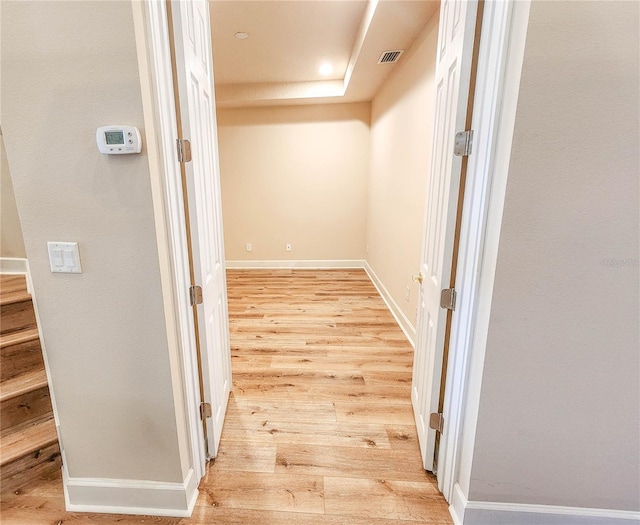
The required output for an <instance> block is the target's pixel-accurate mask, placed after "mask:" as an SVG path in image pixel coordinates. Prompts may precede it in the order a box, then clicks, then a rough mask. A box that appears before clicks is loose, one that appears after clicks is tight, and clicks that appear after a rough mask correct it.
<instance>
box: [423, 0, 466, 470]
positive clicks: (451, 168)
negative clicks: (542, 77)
mask: <svg viewBox="0 0 640 525" xmlns="http://www.w3.org/2000/svg"><path fill="white" fill-rule="evenodd" d="M477 7H478V4H477V1H475V0H469V1H465V0H444V1H443V2H442V5H441V8H440V26H439V36H438V56H437V62H436V79H435V80H436V106H435V123H434V126H435V127H434V133H433V149H432V160H431V166H430V172H429V182H428V184H427V188H428V189H427V204H426V229H425V236H424V243H423V249H422V264H421V268H420V272H421V274H422V278H423V280H422V284H421V287H420V299H419V305H418V309H419V311H418V329H417V337H416V351H415V357H414V365H413V366H414V368H413V383H412V387H411V400H412V403H413V410H414V415H415V419H416V426H417V427H418V437H419V441H420V451H421V453H422V459H423V462H424V468H425V469H426V470H429V471H433V470H434V466H433V465H434V453H435V440H436V431H435V430H433V429H431V428H430V427H429V416H430V414H431V413H436V412H438V401H439V397H440V375H441V371H442V355H443V349H444V336H445V329H446V318H447V310H444V309H442V308H440V292H441V290H442V289H444V288H449V280H450V277H451V260H452V253H453V241H454V235H455V222H456V213H457V200H458V190H459V186H460V170H461V166H462V162H461V157H457V156H455V155H454V138H455V134H456V133H457V132H458V131H463V130H464V125H465V120H466V113H467V101H468V97H469V78H470V71H471V61H472V55H473V41H474V34H475V22H476V15H477ZM444 432H446V421H445V427H444Z"/></svg>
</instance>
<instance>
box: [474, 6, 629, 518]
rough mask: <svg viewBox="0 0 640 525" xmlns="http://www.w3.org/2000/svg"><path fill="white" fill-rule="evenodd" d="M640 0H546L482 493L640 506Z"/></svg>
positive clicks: (488, 395) (510, 231) (494, 350)
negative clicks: (639, 66) (591, 0)
mask: <svg viewBox="0 0 640 525" xmlns="http://www.w3.org/2000/svg"><path fill="white" fill-rule="evenodd" d="M638 11H639V4H638V3H636V2H606V3H603V2H591V3H586V2H532V6H531V18H530V23H529V31H528V35H527V41H526V49H525V57H524V65H523V75H522V81H521V88H520V97H519V102H518V109H517V117H516V124H515V135H514V142H513V149H512V156H511V164H510V170H509V180H508V185H507V194H506V202H505V208H504V216H503V224H502V232H501V239H500V251H499V254H498V266H497V273H496V279H495V288H494V297H493V305H492V310H491V320H490V328H489V336H488V345H487V351H486V362H485V368H484V376H483V384H482V393H481V399H480V414H479V420H478V427H477V437H476V445H475V452H474V457H473V466H472V477H471V485H470V493H469V499H471V500H480V501H501V502H516V503H532V504H548V505H566V506H577V507H599V508H607V509H623V510H636V511H637V510H639V509H640V501H639V500H640V486H639V483H640V470H639V469H640V461H639V459H638V453H639V451H640V436H639V432H640V426H639V424H638V416H639V414H640V385H639V373H640V352H639V348H640V341H639V336H638V319H639V307H638V286H639V279H638V250H639V246H638V238H639V233H640V232H639V214H638V173H639V166H638V154H639V151H638V149H639V142H640V136H639V133H638V126H639V122H640V118H639V114H638V108H639V102H640V101H639V92H640V90H639V87H640V86H639V81H638V64H639V56H638V50H639V49H640V45H639V42H638V27H639V17H638Z"/></svg>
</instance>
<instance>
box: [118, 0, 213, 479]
mask: <svg viewBox="0 0 640 525" xmlns="http://www.w3.org/2000/svg"><path fill="white" fill-rule="evenodd" d="M131 4H132V9H133V15H134V16H133V19H134V29H135V36H136V43H137V48H138V62H139V70H140V84H141V88H142V105H143V112H144V120H145V128H146V129H145V135H146V148H147V153H148V157H149V171H150V178H151V186H152V200H153V209H154V216H155V223H156V235H157V238H158V255H159V260H160V269H161V280H162V283H161V285H162V291H163V299H164V305H165V319H166V323H167V334H168V335H169V337H168V344H169V348H170V354H173V355H174V356H175V359H173V360H172V361H171V373H172V380H173V384H174V391H175V392H176V399H181V400H182V403H183V406H182V407H178V406H176V412H177V413H178V417H177V419H178V421H176V423H177V428H178V435H179V436H180V434H181V430H182V431H185V432H186V436H185V441H187V442H188V447H185V448H188V453H187V454H188V458H189V460H190V466H191V467H192V468H193V469H194V473H195V477H196V480H197V482H198V483H199V482H200V480H201V479H202V478H203V477H204V475H205V473H206V462H207V457H206V439H205V435H204V428H203V425H202V422H201V420H200V417H199V412H200V403H201V402H202V397H201V390H200V375H199V367H198V346H197V342H196V333H195V328H194V327H195V321H194V312H193V307H192V306H191V303H190V298H189V286H190V285H191V272H190V262H189V242H188V237H187V228H188V223H187V216H186V211H185V204H184V203H185V200H184V199H185V196H184V192H183V187H182V172H181V167H180V162H179V161H178V154H177V148H176V139H177V137H178V120H177V113H176V107H175V100H176V98H175V91H174V83H173V68H172V61H171V35H170V29H169V25H170V24H171V21H170V20H169V19H168V11H167V6H166V3H165V2H164V1H162V0H144V1H139V0H132V1H131ZM204 373H207V372H206V370H203V374H204ZM181 409H182V410H181Z"/></svg>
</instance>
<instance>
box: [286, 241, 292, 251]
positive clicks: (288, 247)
mask: <svg viewBox="0 0 640 525" xmlns="http://www.w3.org/2000/svg"><path fill="white" fill-rule="evenodd" d="M285 249H286V250H287V251H288V252H290V251H291V245H290V244H289V243H287V245H286V246H285Z"/></svg>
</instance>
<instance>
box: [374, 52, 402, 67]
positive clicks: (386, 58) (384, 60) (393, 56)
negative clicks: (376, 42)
mask: <svg viewBox="0 0 640 525" xmlns="http://www.w3.org/2000/svg"><path fill="white" fill-rule="evenodd" d="M402 53H404V49H396V50H395V51H383V52H382V54H381V55H380V58H379V59H378V64H393V63H394V62H397V61H398V59H399V58H400V55H401V54H402Z"/></svg>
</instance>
